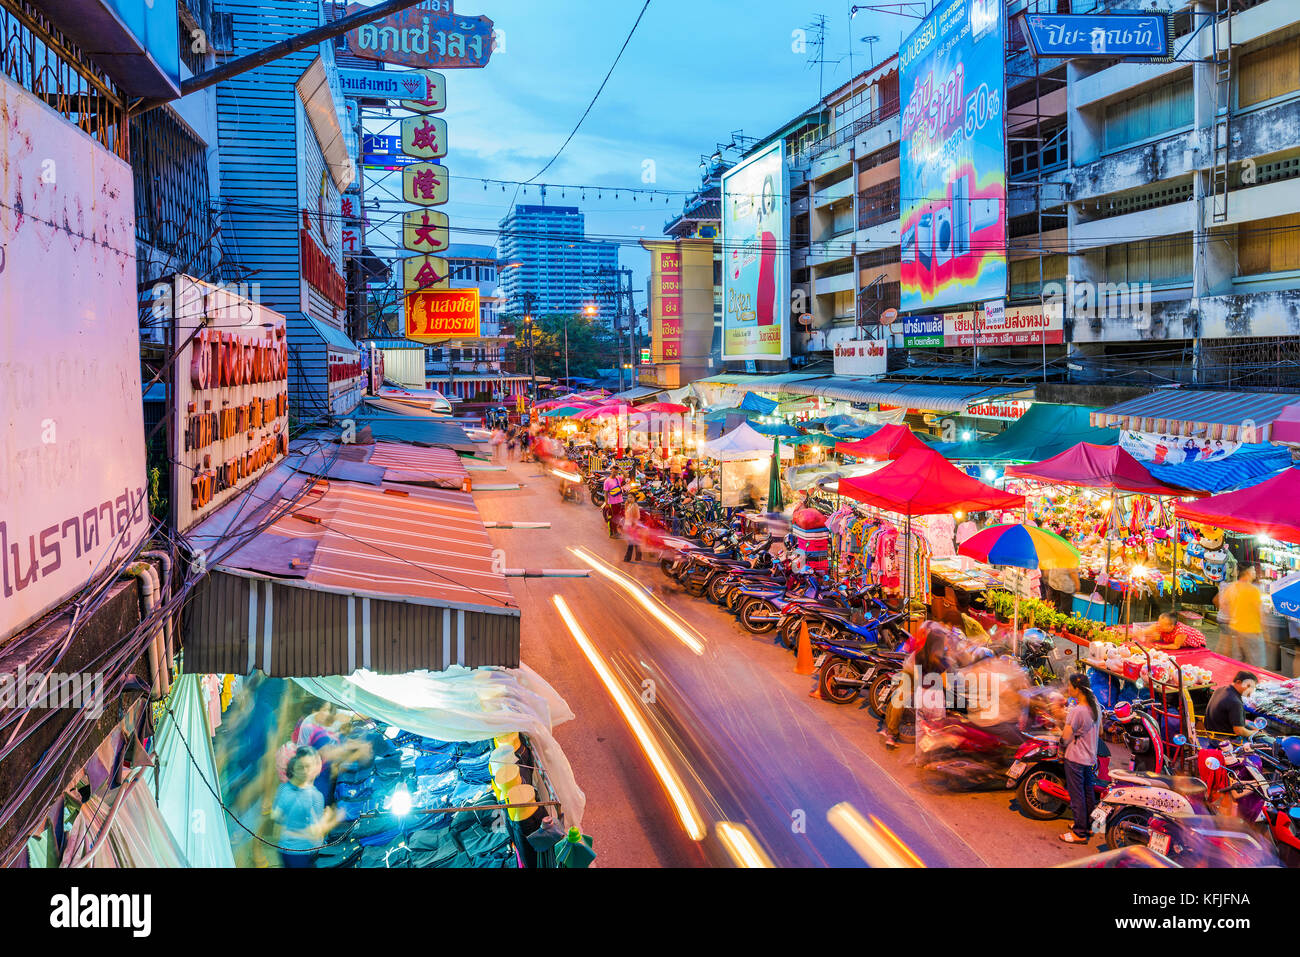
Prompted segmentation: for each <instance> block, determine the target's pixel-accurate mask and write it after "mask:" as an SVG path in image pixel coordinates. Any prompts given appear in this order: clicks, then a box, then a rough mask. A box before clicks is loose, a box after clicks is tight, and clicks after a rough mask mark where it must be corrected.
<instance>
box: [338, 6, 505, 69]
mask: <svg viewBox="0 0 1300 957" xmlns="http://www.w3.org/2000/svg"><path fill="white" fill-rule="evenodd" d="M445 6H448V5H447V4H443V3H440V2H437V0H431V2H427V3H422V4H419V5H417V6H414V7H411V8H409V9H407V10H403V11H402V12H401V13H394V14H391V15H390V16H387V17H385V18H384V19H382V20H377V21H375V22H374V23H368V24H366V25H364V26H361V27H358V28H357V29H355V30H352V31H350V32H348V33H347V35H346V39H345V41H344V42H345V47H344V49H343V50H342V51H340V52H343V53H350V54H351V55H352V56H357V57H361V58H362V59H364V60H378V61H380V62H382V63H396V64H399V65H401V66H409V67H415V68H417V69H426V70H427V69H438V70H455V69H471V68H478V67H485V66H487V65H488V60H490V59H491V58H492V50H493V47H494V43H493V37H494V35H493V30H492V21H491V20H489V19H488V18H487V17H484V16H477V17H466V16H461V15H459V14H453V13H452V12H450V11H449V10H444V9H443V8H444V7H445ZM366 9H368V7H367V6H366V5H364V4H359V3H353V4H349V5H348V9H347V12H348V14H349V15H351V14H354V13H358V12H361V11H363V10H366Z"/></svg>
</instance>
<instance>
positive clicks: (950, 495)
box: [839, 448, 1025, 516]
mask: <svg viewBox="0 0 1300 957" xmlns="http://www.w3.org/2000/svg"><path fill="white" fill-rule="evenodd" d="M839 493H840V494H841V495H846V496H848V497H849V498H854V499H857V500H858V501H859V502H866V503H867V504H868V505H874V506H876V507H877V508H883V509H885V510H886V511H890V512H897V513H898V514H900V515H908V516H912V515H942V514H944V513H945V512H984V511H989V510H991V509H1001V508H1021V507H1022V506H1023V505H1024V504H1025V497H1024V496H1023V495H1017V494H1015V493H1013V492H1003V491H1001V490H1000V489H996V488H994V487H993V486H992V485H985V484H984V483H983V482H981V481H980V480H979V479H977V478H971V477H970V476H969V475H967V474H966V473H965V472H963V471H961V470H960V469H958V468H956V467H955V466H953V465H951V464H950V463H949V462H948V460H947V459H945V458H944V457H943V456H942V455H940V454H939V453H938V452H936V451H934V449H929V448H920V449H912V450H911V451H910V452H905V453H903V455H902V456H901V457H899V458H898V459H897V460H896V461H894V462H891V463H890V464H889V465H886V466H885V467H884V468H882V469H881V470H880V471H878V472H873V473H872V474H870V475H860V476H858V477H857V478H849V479H840V481H839Z"/></svg>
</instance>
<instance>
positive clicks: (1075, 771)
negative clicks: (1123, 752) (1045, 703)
mask: <svg viewBox="0 0 1300 957" xmlns="http://www.w3.org/2000/svg"><path fill="white" fill-rule="evenodd" d="M1067 691H1069V693H1070V700H1071V701H1072V702H1073V705H1072V706H1071V707H1070V709H1069V710H1068V711H1067V712H1066V715H1065V723H1064V725H1063V726H1062V728H1061V743H1062V744H1064V745H1065V784H1066V787H1067V788H1068V789H1069V791H1070V810H1071V811H1073V812H1074V826H1073V827H1072V828H1071V829H1070V830H1068V831H1066V832H1065V833H1064V834H1062V835H1061V840H1063V841H1064V842H1065V843H1066V844H1087V843H1088V840H1089V839H1090V838H1091V837H1092V810H1093V808H1094V807H1096V806H1097V789H1096V783H1097V744H1098V741H1099V740H1100V735H1099V733H1098V727H1099V723H1100V721H1101V708H1100V706H1099V705H1098V704H1097V696H1096V695H1095V694H1093V692H1092V686H1091V685H1089V684H1088V678H1087V676H1086V675H1084V674H1082V673H1080V672H1077V671H1076V672H1075V673H1074V674H1072V675H1070V680H1069V682H1068V687H1067Z"/></svg>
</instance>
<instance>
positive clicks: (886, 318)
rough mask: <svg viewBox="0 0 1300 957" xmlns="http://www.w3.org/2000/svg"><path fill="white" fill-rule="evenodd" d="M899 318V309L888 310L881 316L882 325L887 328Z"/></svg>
mask: <svg viewBox="0 0 1300 957" xmlns="http://www.w3.org/2000/svg"><path fill="white" fill-rule="evenodd" d="M897 318H898V310H897V309H886V310H885V311H884V312H882V313H881V314H880V324H881V325H882V326H887V325H889V324H890V323H891V322H893V321H894V320H895V319H897Z"/></svg>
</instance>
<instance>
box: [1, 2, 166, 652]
mask: <svg viewBox="0 0 1300 957" xmlns="http://www.w3.org/2000/svg"><path fill="white" fill-rule="evenodd" d="M175 16H176V10H175V5H174V4H173V5H172V34H173V38H174V37H175V29H176V28H175V22H176V21H175ZM0 111H3V112H4V115H5V117H6V124H7V126H6V135H8V136H10V138H11V139H10V142H11V143H12V145H13V149H12V150H9V151H8V152H7V153H5V167H4V168H5V175H4V176H3V177H0V237H3V243H2V244H0V273H2V274H3V281H0V317H3V321H0V408H3V409H4V419H3V421H2V422H0V642H3V641H4V640H5V639H7V638H9V637H10V636H11V635H13V634H14V633H15V632H17V631H18V630H20V629H22V628H24V627H25V626H27V625H28V624H30V623H31V622H33V621H35V620H36V619H37V618H40V617H41V616H42V615H43V614H45V613H46V612H47V611H49V610H50V609H52V608H54V607H56V606H57V605H58V604H59V603H61V602H62V601H64V600H65V599H67V598H69V597H70V596H72V595H73V594H75V593H77V592H79V591H80V590H81V589H82V588H83V587H84V586H85V585H86V584H87V583H88V582H90V581H93V580H94V579H95V578H96V577H97V576H99V575H102V574H103V573H105V572H107V571H109V570H110V569H111V568H112V567H113V564H114V562H115V561H116V559H119V558H121V557H123V556H125V555H129V554H131V551H132V550H133V549H134V548H135V546H137V545H138V544H140V542H141V541H142V540H143V539H144V537H145V536H146V535H147V534H148V532H149V504H148V493H147V488H148V486H147V476H146V471H145V448H144V429H143V428H142V425H141V420H140V414H141V413H140V395H141V388H140V332H139V330H140V321H141V317H140V313H139V303H138V301H137V298H136V296H137V292H136V256H135V248H136V247H135V228H134V227H135V192H134V188H133V186H132V177H131V167H130V166H129V165H127V164H126V163H125V162H123V161H122V160H121V159H119V158H118V157H116V156H114V155H113V154H112V153H110V152H109V151H108V150H106V149H104V148H103V147H102V146H100V145H99V144H98V143H96V142H95V141H94V140H92V139H91V138H90V137H89V136H87V135H86V134H85V133H83V132H81V131H80V130H78V129H77V128H76V126H75V125H74V124H72V123H69V122H68V121H66V120H65V119H63V117H61V116H60V115H59V114H58V113H56V112H55V111H54V110H52V109H50V107H49V106H48V105H46V104H45V103H43V102H41V100H39V99H38V98H37V97H35V96H33V95H32V94H31V93H29V92H28V91H26V90H24V89H23V88H21V87H20V86H18V85H17V84H15V83H14V82H13V81H12V80H10V79H9V77H8V76H5V75H3V74H0ZM20 133H21V135H20ZM24 142H25V143H26V144H28V145H27V146H23V145H22V144H23V143H24ZM0 152H4V150H3V149H0ZM42 169H47V170H55V169H57V170H58V184H57V188H56V186H55V185H54V184H53V181H52V180H50V179H49V178H48V177H46V178H43V177H42ZM90 237H94V238H93V240H92V239H91V238H90ZM166 315H167V314H166V313H164V314H163V316H164V318H165V317H166ZM154 321H161V320H154Z"/></svg>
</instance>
